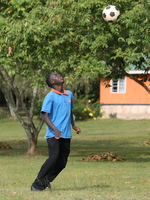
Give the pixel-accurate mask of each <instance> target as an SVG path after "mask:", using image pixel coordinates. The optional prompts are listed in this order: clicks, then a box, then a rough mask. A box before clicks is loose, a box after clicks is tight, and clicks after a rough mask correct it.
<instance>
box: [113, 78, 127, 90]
mask: <svg viewBox="0 0 150 200" xmlns="http://www.w3.org/2000/svg"><path fill="white" fill-rule="evenodd" d="M122 81H123V82H122ZM121 84H123V88H121ZM114 87H116V91H114ZM110 92H111V93H126V77H125V76H123V77H122V78H118V79H114V80H113V79H112V80H111V87H110Z"/></svg>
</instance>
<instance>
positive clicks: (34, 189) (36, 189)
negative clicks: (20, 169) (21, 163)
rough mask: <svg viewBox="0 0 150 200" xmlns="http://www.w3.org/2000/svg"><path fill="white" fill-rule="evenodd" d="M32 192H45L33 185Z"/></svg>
mask: <svg viewBox="0 0 150 200" xmlns="http://www.w3.org/2000/svg"><path fill="white" fill-rule="evenodd" d="M31 191H36V192H40V191H43V190H42V189H39V188H35V187H34V186H33V185H32V186H31Z"/></svg>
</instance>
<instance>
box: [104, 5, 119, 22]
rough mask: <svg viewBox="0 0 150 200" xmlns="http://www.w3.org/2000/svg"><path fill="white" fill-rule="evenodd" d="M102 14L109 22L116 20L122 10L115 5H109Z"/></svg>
mask: <svg viewBox="0 0 150 200" xmlns="http://www.w3.org/2000/svg"><path fill="white" fill-rule="evenodd" d="M102 16H103V19H104V20H105V21H107V22H115V21H117V19H118V18H119V16H120V10H119V9H118V8H117V7H116V6H114V5H109V6H107V7H106V8H104V10H103V12H102Z"/></svg>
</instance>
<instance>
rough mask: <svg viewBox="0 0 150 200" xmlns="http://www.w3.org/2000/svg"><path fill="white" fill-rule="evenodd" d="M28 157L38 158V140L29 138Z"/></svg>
mask: <svg viewBox="0 0 150 200" xmlns="http://www.w3.org/2000/svg"><path fill="white" fill-rule="evenodd" d="M27 155H28V156H36V155H37V138H34V137H30V138H28V151H27Z"/></svg>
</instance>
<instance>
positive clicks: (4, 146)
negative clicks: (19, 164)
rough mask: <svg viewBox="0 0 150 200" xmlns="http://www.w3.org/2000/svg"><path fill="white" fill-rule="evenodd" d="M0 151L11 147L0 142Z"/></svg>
mask: <svg viewBox="0 0 150 200" xmlns="http://www.w3.org/2000/svg"><path fill="white" fill-rule="evenodd" d="M0 149H11V147H10V146H9V144H7V143H6V142H0Z"/></svg>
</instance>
